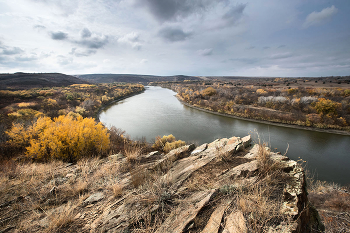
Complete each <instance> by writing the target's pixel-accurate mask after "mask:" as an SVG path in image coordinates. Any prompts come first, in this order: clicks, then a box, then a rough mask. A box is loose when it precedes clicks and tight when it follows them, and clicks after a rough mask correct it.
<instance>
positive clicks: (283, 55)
mask: <svg viewBox="0 0 350 233" xmlns="http://www.w3.org/2000/svg"><path fill="white" fill-rule="evenodd" d="M293 56H294V55H293V54H292V53H277V54H272V55H270V56H269V57H268V58H269V59H272V60H278V59H285V58H290V57H293Z"/></svg>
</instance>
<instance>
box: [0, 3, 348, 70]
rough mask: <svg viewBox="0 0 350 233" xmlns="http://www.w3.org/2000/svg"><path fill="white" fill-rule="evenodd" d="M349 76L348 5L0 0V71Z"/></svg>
mask: <svg viewBox="0 0 350 233" xmlns="http://www.w3.org/2000/svg"><path fill="white" fill-rule="evenodd" d="M14 72H59V73H65V74H72V75H74V74H90V73H115V74H127V73H128V74H150V75H178V74H183V75H194V76H272V77H304V76H305V77H310V76H345V75H350V0H264V1H262V0H246V1H242V0H239V1H233V0H74V1H73V0H0V73H14Z"/></svg>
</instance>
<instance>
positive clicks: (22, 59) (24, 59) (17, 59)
mask: <svg viewBox="0 0 350 233" xmlns="http://www.w3.org/2000/svg"><path fill="white" fill-rule="evenodd" d="M35 60H38V57H37V56H34V55H32V56H20V57H16V61H20V62H28V61H35Z"/></svg>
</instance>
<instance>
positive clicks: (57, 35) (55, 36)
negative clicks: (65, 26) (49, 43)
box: [50, 31, 68, 40]
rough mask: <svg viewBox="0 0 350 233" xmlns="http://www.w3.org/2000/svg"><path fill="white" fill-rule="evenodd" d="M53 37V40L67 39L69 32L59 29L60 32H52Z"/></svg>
mask: <svg viewBox="0 0 350 233" xmlns="http://www.w3.org/2000/svg"><path fill="white" fill-rule="evenodd" d="M50 34H51V39H53V40H65V39H67V38H68V34H67V33H64V32H61V31H58V32H51V33H50Z"/></svg>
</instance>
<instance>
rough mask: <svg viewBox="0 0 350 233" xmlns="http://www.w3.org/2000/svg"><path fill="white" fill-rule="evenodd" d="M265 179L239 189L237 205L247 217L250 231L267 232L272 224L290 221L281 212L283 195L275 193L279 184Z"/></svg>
mask: <svg viewBox="0 0 350 233" xmlns="http://www.w3.org/2000/svg"><path fill="white" fill-rule="evenodd" d="M265 179H266V177H265V178H264V179H262V180H260V181H258V182H257V183H255V184H253V185H250V186H243V187H241V188H238V190H237V199H236V206H237V208H238V209H239V210H241V211H242V213H243V214H244V216H245V218H246V219H247V221H248V224H247V225H248V228H249V232H266V231H267V230H268V229H269V227H270V226H276V225H278V224H280V223H281V222H285V221H288V220H287V219H286V217H285V216H284V215H283V214H281V212H280V210H281V207H282V203H283V195H278V196H276V195H275V194H276V191H278V189H279V188H280V187H279V185H278V184H277V185H271V184H270V182H268V181H266V180H265ZM280 191H281V190H280Z"/></svg>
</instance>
